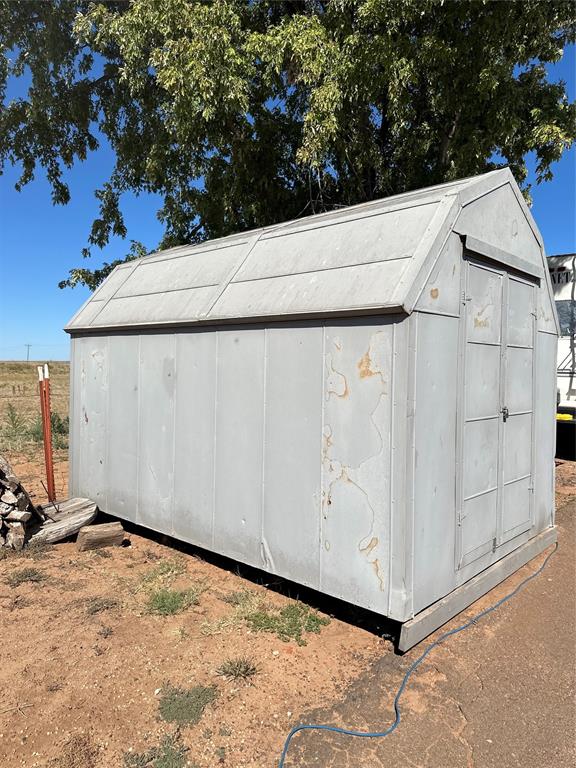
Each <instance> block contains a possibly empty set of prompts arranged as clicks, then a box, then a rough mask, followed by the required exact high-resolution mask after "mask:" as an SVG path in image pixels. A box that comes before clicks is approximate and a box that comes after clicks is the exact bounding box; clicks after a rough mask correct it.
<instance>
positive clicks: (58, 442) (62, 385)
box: [0, 361, 70, 501]
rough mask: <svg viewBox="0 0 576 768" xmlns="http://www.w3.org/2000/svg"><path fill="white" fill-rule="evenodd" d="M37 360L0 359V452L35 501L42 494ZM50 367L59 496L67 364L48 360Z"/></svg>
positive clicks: (65, 446) (65, 442) (65, 436)
mask: <svg viewBox="0 0 576 768" xmlns="http://www.w3.org/2000/svg"><path fill="white" fill-rule="evenodd" d="M39 364H40V363H38V362H29V363H26V362H3V361H0V454H2V455H4V456H6V458H7V459H8V460H9V461H10V462H11V463H12V465H13V467H14V469H15V470H16V469H18V474H19V475H20V477H21V479H22V481H23V482H24V483H25V484H26V487H27V489H28V491H29V492H31V493H32V495H33V496H36V497H37V500H38V501H40V500H41V499H42V497H43V496H44V489H43V487H42V484H41V479H42V480H43V478H44V454H43V447H42V420H41V417H40V399H39V394H38V371H37V366H38V365H39ZM49 367H50V384H51V386H50V390H51V410H52V432H53V446H54V463H55V475H56V490H57V493H58V494H59V496H60V497H62V495H64V494H65V493H66V485H67V474H68V468H67V460H68V400H69V390H70V387H69V373H70V364H69V363H67V362H55V363H49ZM43 481H44V480H43ZM44 482H45V481H44Z"/></svg>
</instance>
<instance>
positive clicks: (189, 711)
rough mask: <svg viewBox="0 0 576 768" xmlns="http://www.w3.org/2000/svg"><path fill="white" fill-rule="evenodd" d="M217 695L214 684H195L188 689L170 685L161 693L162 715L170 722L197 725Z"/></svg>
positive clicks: (160, 712) (160, 707)
mask: <svg viewBox="0 0 576 768" xmlns="http://www.w3.org/2000/svg"><path fill="white" fill-rule="evenodd" d="M217 695H218V693H217V691H216V688H214V687H213V686H204V685H195V686H194V687H193V688H189V689H186V688H177V687H175V686H171V685H169V686H167V687H166V689H165V690H163V691H162V694H161V698H160V703H159V714H160V717H161V718H162V720H165V721H166V722H168V723H176V724H177V725H195V724H196V723H198V722H199V721H200V718H201V717H202V715H203V713H204V710H205V709H206V707H207V706H208V704H212V702H213V701H214V700H215V699H216V696H217Z"/></svg>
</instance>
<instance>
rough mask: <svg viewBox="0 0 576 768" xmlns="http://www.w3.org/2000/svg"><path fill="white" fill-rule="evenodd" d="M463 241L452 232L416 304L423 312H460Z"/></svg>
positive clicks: (454, 313)
mask: <svg viewBox="0 0 576 768" xmlns="http://www.w3.org/2000/svg"><path fill="white" fill-rule="evenodd" d="M461 265H462V243H461V241H460V238H459V237H458V235H457V234H455V233H454V232H452V233H451V234H450V236H449V238H448V241H447V242H446V245H445V246H444V248H443V249H442V253H441V254H440V257H439V259H438V261H437V263H436V266H435V267H434V269H433V270H432V273H431V275H430V277H429V278H428V280H427V282H426V285H425V286H424V288H423V290H422V293H421V294H420V297H419V299H418V302H417V304H416V309H417V310H419V311H421V312H433V313H434V314H448V315H456V316H457V315H459V314H460V270H461Z"/></svg>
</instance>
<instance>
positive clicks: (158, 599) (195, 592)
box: [146, 587, 200, 616]
mask: <svg viewBox="0 0 576 768" xmlns="http://www.w3.org/2000/svg"><path fill="white" fill-rule="evenodd" d="M199 595H200V590H199V589H198V588H193V589H169V588H168V587H163V588H161V589H157V590H154V591H153V592H151V593H150V595H149V597H148V603H147V605H146V611H147V612H148V613H154V614H156V615H157V616H172V615H173V614H175V613H182V611H185V610H186V609H187V608H189V607H190V606H191V605H198V597H199Z"/></svg>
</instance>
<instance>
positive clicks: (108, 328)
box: [64, 303, 410, 337]
mask: <svg viewBox="0 0 576 768" xmlns="http://www.w3.org/2000/svg"><path fill="white" fill-rule="evenodd" d="M393 314H402V315H408V314H410V312H408V311H407V310H406V309H405V308H404V307H403V306H401V305H399V304H396V303H395V304H388V305H380V304H379V305H373V306H365V307H354V308H348V309H346V308H344V309H335V310H325V311H322V312H299V313H294V312H290V313H286V314H275V315H254V316H252V317H250V316H248V317H207V318H201V319H194V320H167V321H160V322H149V323H133V324H125V323H122V324H110V325H85V326H76V325H67V326H66V327H65V328H64V331H66V333H67V334H69V335H70V336H71V337H75V336H84V335H96V334H107V333H110V332H117V333H133V332H137V331H150V330H160V331H161V330H163V329H167V328H169V329H172V330H173V329H175V328H182V329H184V328H185V329H188V330H189V329H193V328H207V327H210V326H212V327H217V326H221V325H227V326H230V325H233V326H246V325H265V324H267V323H288V322H300V321H302V322H304V321H307V320H322V319H329V320H331V321H332V320H335V319H336V320H337V319H338V318H342V319H346V318H348V317H369V316H374V315H393Z"/></svg>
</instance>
